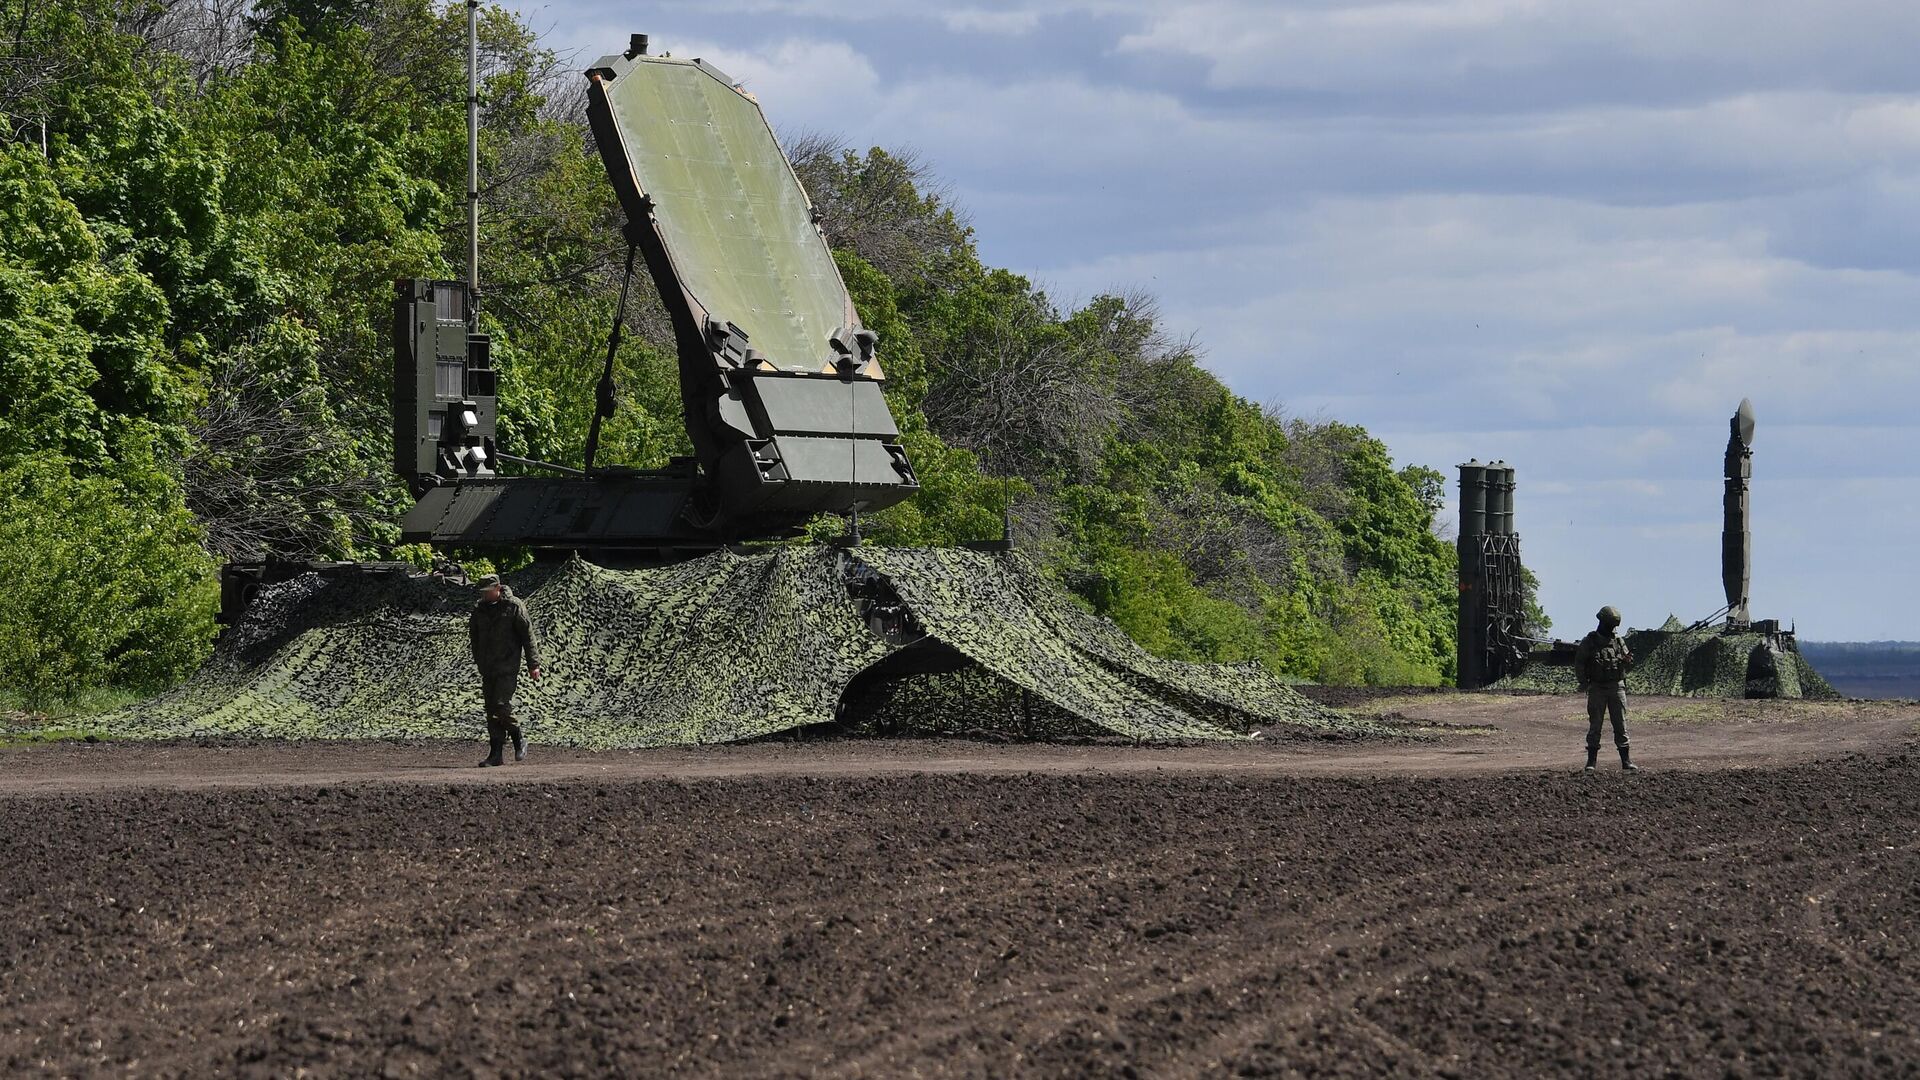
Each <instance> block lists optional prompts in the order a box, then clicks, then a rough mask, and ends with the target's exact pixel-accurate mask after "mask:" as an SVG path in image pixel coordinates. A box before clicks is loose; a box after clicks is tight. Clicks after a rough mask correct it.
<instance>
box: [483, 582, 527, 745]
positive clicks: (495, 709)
mask: <svg viewBox="0 0 1920 1080" xmlns="http://www.w3.org/2000/svg"><path fill="white" fill-rule="evenodd" d="M478 585H479V588H480V602H479V603H478V604H475V605H474V608H473V617H472V618H470V619H469V620H468V621H467V636H468V638H469V640H470V641H471V642H472V644H473V662H474V664H475V666H477V667H479V669H480V696H481V698H482V699H483V700H484V701H485V702H486V708H487V740H488V743H489V746H490V749H491V751H492V752H491V753H489V754H488V755H487V758H486V760H485V761H482V762H481V763H480V765H481V767H483V768H485V767H487V766H493V765H500V764H504V762H503V760H502V755H503V754H504V752H505V750H506V742H507V739H508V738H509V737H511V738H512V739H513V760H515V761H525V760H526V759H527V739H526V736H525V735H524V734H522V733H521V731H520V725H519V723H518V722H517V721H515V720H514V717H513V692H514V690H515V689H517V688H518V686H519V683H520V661H521V658H522V656H523V655H524V657H525V658H526V663H527V674H528V675H530V676H532V677H533V680H534V681H535V682H538V681H540V650H539V648H538V646H536V645H535V644H534V640H533V622H532V620H530V619H528V618H527V605H526V604H525V603H524V602H522V601H521V599H520V598H519V597H517V596H515V595H513V590H511V589H509V588H507V587H506V585H504V584H502V583H501V581H500V579H499V578H497V577H494V576H493V575H491V574H489V575H488V576H486V577H483V578H481V579H480V581H479V582H478Z"/></svg>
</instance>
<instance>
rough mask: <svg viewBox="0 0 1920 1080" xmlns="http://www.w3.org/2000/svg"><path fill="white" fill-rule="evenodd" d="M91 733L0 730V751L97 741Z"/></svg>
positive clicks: (62, 729)
mask: <svg viewBox="0 0 1920 1080" xmlns="http://www.w3.org/2000/svg"><path fill="white" fill-rule="evenodd" d="M98 739H99V736H97V735H95V734H94V733H93V732H91V731H83V730H81V729H79V728H67V727H38V728H29V727H20V728H0V750H11V749H13V748H14V747H18V746H44V745H46V744H48V743H59V742H87V741H89V740H92V741H98Z"/></svg>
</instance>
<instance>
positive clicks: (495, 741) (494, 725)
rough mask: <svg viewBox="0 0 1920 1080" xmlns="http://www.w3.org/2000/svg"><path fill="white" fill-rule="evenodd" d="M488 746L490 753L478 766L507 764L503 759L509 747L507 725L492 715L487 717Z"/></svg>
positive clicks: (493, 766)
mask: <svg viewBox="0 0 1920 1080" xmlns="http://www.w3.org/2000/svg"><path fill="white" fill-rule="evenodd" d="M487 747H488V749H489V750H490V753H488V754H487V756H486V757H485V758H484V759H482V760H481V762H480V764H479V766H478V768H482V769H491V768H495V767H498V766H501V765H505V764H506V761H504V760H503V759H502V755H503V754H504V752H505V751H506V748H507V729H506V725H504V724H501V723H500V722H499V721H497V720H495V719H494V718H493V717H491V716H489V717H487Z"/></svg>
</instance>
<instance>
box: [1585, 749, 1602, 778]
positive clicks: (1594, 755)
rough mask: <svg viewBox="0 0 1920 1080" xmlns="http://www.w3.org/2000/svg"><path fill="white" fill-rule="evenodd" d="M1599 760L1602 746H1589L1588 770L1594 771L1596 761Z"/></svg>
mask: <svg viewBox="0 0 1920 1080" xmlns="http://www.w3.org/2000/svg"><path fill="white" fill-rule="evenodd" d="M1599 760H1600V748H1599V747H1597V746H1589V747H1587V771H1588V772H1592V771H1593V766H1594V763H1596V762H1598V761H1599Z"/></svg>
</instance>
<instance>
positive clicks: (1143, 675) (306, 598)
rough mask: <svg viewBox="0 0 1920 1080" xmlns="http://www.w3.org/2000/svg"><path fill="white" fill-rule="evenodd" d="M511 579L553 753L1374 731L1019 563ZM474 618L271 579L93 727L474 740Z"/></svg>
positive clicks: (733, 562) (348, 582) (423, 598)
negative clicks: (873, 736) (825, 734)
mask: <svg viewBox="0 0 1920 1080" xmlns="http://www.w3.org/2000/svg"><path fill="white" fill-rule="evenodd" d="M850 582H852V583H854V585H855V588H854V590H853V591H852V592H850V591H849V583H850ZM511 584H512V586H513V587H514V589H515V591H516V592H518V593H519V594H520V595H521V596H522V597H523V598H524V599H525V600H526V602H527V607H528V611H529V613H530V614H531V615H532V618H533V622H534V627H535V631H536V632H537V633H538V634H539V635H540V641H541V647H542V652H543V653H544V655H545V659H546V662H547V664H548V670H547V672H546V677H545V678H543V679H542V680H541V681H540V682H538V683H532V682H529V681H527V680H525V679H523V680H522V681H521V696H520V705H521V713H522V715H523V717H524V719H525V721H526V722H527V723H528V725H529V727H530V728H531V729H532V730H533V731H535V732H537V733H538V737H539V738H541V739H542V740H544V741H547V742H554V743H564V744H570V745H575V746H586V747H608V748H611V747H648V746H665V745H674V744H692V743H719V742H731V741H736V740H741V739H750V738H755V737H758V736H765V735H770V734H774V733H776V732H780V731H785V730H789V729H793V728H801V727H809V726H813V725H820V724H831V723H838V724H839V725H841V726H842V727H843V728H846V729H849V730H856V731H857V730H876V731H891V730H913V731H928V732H938V731H948V732H953V731H966V730H974V729H984V730H990V731H997V732H1003V733H1010V734H1027V735H1035V736H1059V735H1075V734H1102V733H1105V734H1117V735H1122V736H1129V737H1132V738H1137V739H1156V740H1165V739H1217V738H1231V737H1234V736H1236V735H1239V734H1243V733H1246V732H1248V731H1249V730H1252V729H1254V728H1259V729H1263V730H1268V731H1278V732H1282V733H1299V734H1307V735H1340V734H1355V733H1360V732H1363V731H1366V730H1369V729H1370V728H1369V725H1367V724H1366V723H1364V722H1362V721H1358V720H1354V719H1351V718H1348V717H1346V716H1344V715H1342V714H1340V713H1337V712H1334V711H1331V710H1328V709H1325V708H1322V707H1320V706H1317V705H1314V704H1312V703H1310V702H1308V701H1307V700H1306V699H1304V698H1302V697H1301V696H1300V695H1298V694H1296V693H1294V692H1293V691H1292V690H1291V689H1289V688H1288V687H1287V686H1285V685H1284V684H1282V683H1281V682H1280V681H1279V680H1277V679H1275V678H1274V677H1273V676H1272V675H1271V674H1270V673H1269V672H1267V671H1266V670H1265V669H1264V668H1262V667H1260V666H1259V665H1257V664H1246V665H1238V666H1227V665H1213V664H1191V663H1181V662H1177V661H1169V660H1162V659H1159V658H1157V657H1154V656H1152V655H1151V654H1149V653H1147V652H1146V651H1145V650H1143V649H1141V648H1140V647H1139V646H1138V645H1136V644H1134V642H1133V641H1132V640H1131V639H1129V638H1128V637H1127V636H1126V634H1125V633H1123V632H1122V631H1121V630H1120V629H1119V628H1118V627H1116V626H1114V625H1113V624H1112V623H1110V622H1107V621H1106V620H1104V619H1101V618H1098V617H1096V616H1094V615H1092V614H1089V613H1088V612H1086V611H1085V610H1083V609H1081V608H1079V607H1078V606H1076V605H1075V604H1074V603H1073V601H1072V600H1071V599H1069V598H1068V597H1067V596H1066V595H1065V594H1064V593H1063V592H1062V591H1061V590H1060V589H1059V587H1058V586H1057V585H1054V584H1053V583H1052V582H1050V581H1049V580H1048V579H1046V578H1045V576H1044V575H1042V574H1041V573H1039V572H1038V571H1037V570H1036V569H1035V568H1034V567H1033V566H1032V565H1031V564H1030V563H1028V562H1027V561H1026V560H1025V559H1024V558H1022V557H1021V556H1019V555H986V554H981V553H978V552H973V551H968V550H953V549H887V548H866V547H862V548H856V549H853V550H850V551H843V550H839V549H831V548H784V549H778V550H774V551H769V552H766V553H762V554H752V555H736V554H731V553H727V552H721V553H717V554H714V555H709V556H706V557H703V558H700V559H695V560H692V561H689V562H684V563H679V564H676V565H673V566H667V567H663V568H659V569H648V570H609V569H605V568H602V567H598V566H595V565H592V564H589V563H586V562H582V561H579V560H573V561H569V562H565V563H555V564H545V565H538V566H535V567H533V568H531V569H528V570H526V571H523V572H521V573H518V574H514V575H512V576H511ZM876 597H878V599H876ZM473 603H474V594H473V592H472V590H470V589H467V588H465V587H462V586H459V585H456V584H453V583H450V582H448V581H445V580H444V579H441V578H434V577H394V576H386V577H372V576H347V577H340V578H331V579H329V578H322V577H319V576H316V575H311V574H309V575H306V576H304V577H300V578H296V579H294V580H292V581H288V582H284V583H282V584H279V585H274V586H269V587H267V588H265V589H263V590H262V592H261V594H260V595H259V596H258V598H257V599H256V600H255V601H254V603H253V604H252V606H251V607H250V608H248V610H247V612H246V614H245V616H244V617H243V618H242V620H241V621H240V622H239V623H238V624H237V625H235V626H234V627H232V628H231V629H230V630H229V631H228V633H227V634H226V636H225V637H224V638H223V639H222V640H221V642H220V645H219V647H218V648H217V649H216V651H215V654H214V656H213V657H212V658H211V659H210V660H209V661H208V662H207V664H206V665H205V666H204V667H203V668H202V669H201V670H200V671H199V672H198V673H197V674H196V675H195V676H194V677H193V678H191V679H190V680H188V681H187V682H186V683H185V684H184V685H182V686H180V687H178V688H176V689H175V690H172V691H170V692H168V693H166V694H163V695H161V696H159V697H157V698H154V699H152V700H149V701H146V702H143V703H141V704H139V705H137V706H134V707H132V708H130V709H128V710H126V711H123V712H121V713H118V714H115V715H113V716H110V717H107V718H105V721H104V726H105V727H106V729H107V730H108V731H109V732H111V733H114V734H121V735H127V736H145V737H173V736H195V735H245V736H261V737H287V738H459V737H470V736H472V735H473V734H474V733H476V732H478V731H482V730H484V724H483V722H482V719H481V715H480V697H479V690H478V685H477V681H476V679H475V676H474V673H473V663H472V660H471V659H470V657H469V655H468V648H467V629H466V627H467V614H468V612H469V610H470V609H471V607H472V605H473Z"/></svg>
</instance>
